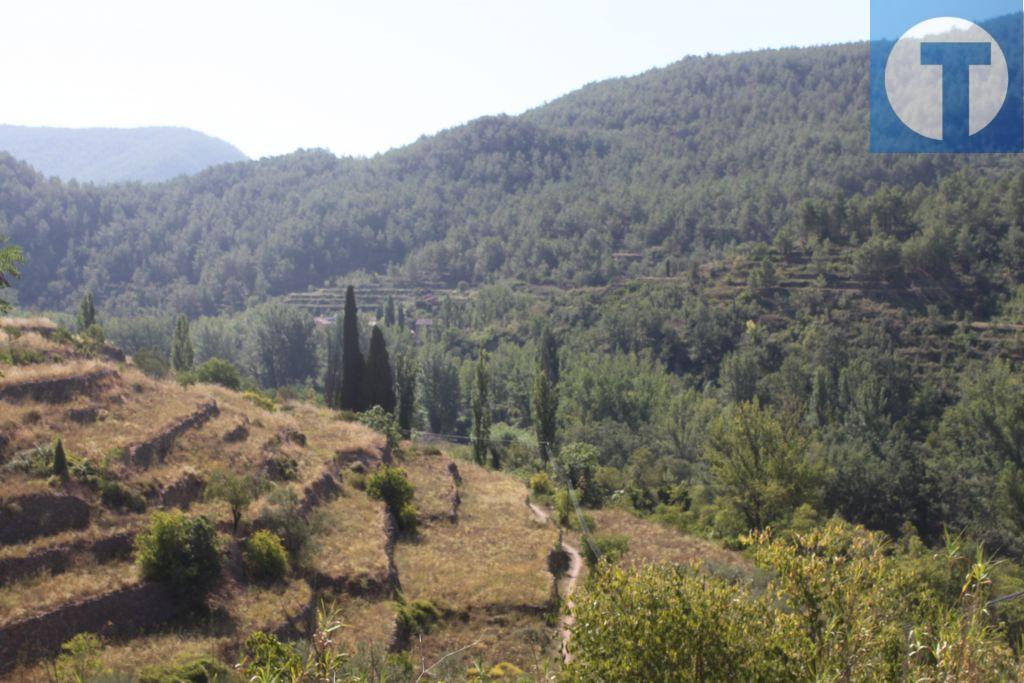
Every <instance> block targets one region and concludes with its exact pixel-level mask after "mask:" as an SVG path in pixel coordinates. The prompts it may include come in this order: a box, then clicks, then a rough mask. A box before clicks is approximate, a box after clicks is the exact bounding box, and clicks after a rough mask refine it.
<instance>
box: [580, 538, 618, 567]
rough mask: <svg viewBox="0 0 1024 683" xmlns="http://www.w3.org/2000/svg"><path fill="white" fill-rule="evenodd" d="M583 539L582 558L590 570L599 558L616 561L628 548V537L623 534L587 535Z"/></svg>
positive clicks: (612, 562)
mask: <svg viewBox="0 0 1024 683" xmlns="http://www.w3.org/2000/svg"><path fill="white" fill-rule="evenodd" d="M583 540H584V543H583V548H582V550H583V559H585V560H586V561H587V566H588V567H590V569H591V570H593V569H595V568H596V567H597V565H598V563H599V562H600V561H601V560H607V561H608V562H609V563H611V564H615V563H617V562H618V561H619V560H620V559H621V558H622V556H623V555H625V554H626V552H627V551H628V550H629V539H628V538H626V537H625V536H587V537H586V538H585V539H583Z"/></svg>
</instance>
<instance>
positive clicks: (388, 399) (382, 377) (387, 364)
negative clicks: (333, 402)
mask: <svg viewBox="0 0 1024 683" xmlns="http://www.w3.org/2000/svg"><path fill="white" fill-rule="evenodd" d="M364 377H365V380H364V381H365V384H364V386H363V396H364V397H365V399H366V407H367V408H372V407H374V406H380V407H381V408H383V409H384V410H386V411H387V412H389V413H394V412H395V402H396V401H395V379H394V375H393V374H392V373H391V360H390V359H389V358H388V347H387V342H385V341H384V333H383V332H381V330H380V327H379V326H375V327H374V328H373V332H372V333H371V334H370V351H369V354H368V355H367V358H366V373H365V375H364Z"/></svg>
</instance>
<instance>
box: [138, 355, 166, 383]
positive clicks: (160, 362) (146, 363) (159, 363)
mask: <svg viewBox="0 0 1024 683" xmlns="http://www.w3.org/2000/svg"><path fill="white" fill-rule="evenodd" d="M132 361H133V362H134V363H135V367H137V368H138V369H139V370H142V372H143V373H144V374H145V375H146V376H147V377H152V378H153V379H163V378H164V377H166V376H167V373H168V372H170V371H171V366H170V363H168V362H167V359H166V358H164V357H163V354H161V353H160V352H158V351H154V350H153V349H139V350H138V351H136V352H135V354H134V355H133V356H132Z"/></svg>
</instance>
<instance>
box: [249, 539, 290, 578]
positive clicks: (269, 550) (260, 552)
mask: <svg viewBox="0 0 1024 683" xmlns="http://www.w3.org/2000/svg"><path fill="white" fill-rule="evenodd" d="M242 562H243V564H244V565H245V573H246V574H247V575H248V576H249V577H250V578H252V579H255V580H257V581H267V582H273V581H280V580H281V579H283V578H284V577H285V575H286V574H288V572H289V569H290V568H289V565H288V553H287V551H285V548H284V544H283V543H282V542H281V537H280V536H278V535H277V534H275V533H274V532H272V531H257V532H256V533H254V534H253V535H252V536H250V537H249V538H248V540H246V542H245V547H244V548H242Z"/></svg>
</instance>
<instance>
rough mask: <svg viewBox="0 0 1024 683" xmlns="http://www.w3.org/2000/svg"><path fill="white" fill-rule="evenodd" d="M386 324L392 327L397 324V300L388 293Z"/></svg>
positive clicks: (385, 312)
mask: <svg viewBox="0 0 1024 683" xmlns="http://www.w3.org/2000/svg"><path fill="white" fill-rule="evenodd" d="M384 324H385V325H387V326H388V327H391V326H392V325H394V324H395V300H394V298H392V296H391V295H390V294H389V295H388V303H387V306H385V307H384Z"/></svg>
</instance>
